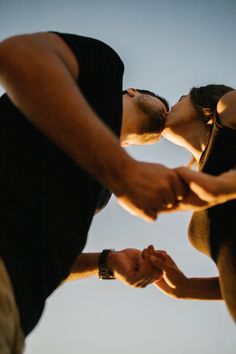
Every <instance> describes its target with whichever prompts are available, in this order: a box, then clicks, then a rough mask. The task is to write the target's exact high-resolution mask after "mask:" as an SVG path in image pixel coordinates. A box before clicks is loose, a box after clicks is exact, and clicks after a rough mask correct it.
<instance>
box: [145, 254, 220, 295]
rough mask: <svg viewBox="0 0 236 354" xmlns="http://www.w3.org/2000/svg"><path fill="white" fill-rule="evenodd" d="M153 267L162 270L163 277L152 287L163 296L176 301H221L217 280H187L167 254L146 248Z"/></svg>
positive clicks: (215, 278)
mask: <svg viewBox="0 0 236 354" xmlns="http://www.w3.org/2000/svg"><path fill="white" fill-rule="evenodd" d="M144 252H148V253H149V257H150V262H151V263H152V265H153V266H155V267H157V268H158V269H160V270H162V272H163V276H162V278H161V279H160V280H157V281H156V282H155V283H154V285H155V286H156V287H157V288H159V289H160V290H161V291H162V292H164V293H165V294H167V295H169V296H171V297H173V298H176V299H189V300H221V299H222V295H221V291H220V285H219V278H218V277H212V278H187V277H186V276H185V275H184V273H183V272H182V271H181V270H180V269H179V268H178V267H177V265H176V264H175V262H174V261H173V259H172V258H171V257H170V256H169V255H168V254H167V253H163V252H162V253H160V252H158V251H155V250H154V249H153V248H152V247H148V249H146V250H145V251H144Z"/></svg>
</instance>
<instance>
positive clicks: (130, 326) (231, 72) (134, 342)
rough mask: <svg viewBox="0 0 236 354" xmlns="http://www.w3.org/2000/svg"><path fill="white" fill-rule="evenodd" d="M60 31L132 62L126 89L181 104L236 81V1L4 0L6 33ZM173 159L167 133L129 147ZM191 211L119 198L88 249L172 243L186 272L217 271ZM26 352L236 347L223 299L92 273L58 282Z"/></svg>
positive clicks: (0, 3) (182, 159)
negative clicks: (150, 218) (192, 234)
mask: <svg viewBox="0 0 236 354" xmlns="http://www.w3.org/2000/svg"><path fill="white" fill-rule="evenodd" d="M48 30H57V31H61V32H68V33H78V34H82V35H87V36H90V37H95V38H99V39H101V40H103V41H105V42H107V43H108V44H110V45H111V46H112V47H113V48H114V49H115V50H117V52H118V53H119V54H120V56H121V57H122V59H123V61H124V63H125V67H126V70H125V75H124V88H126V87H139V88H148V89H151V90H154V91H156V92H158V93H159V94H161V95H163V96H165V97H166V98H167V99H168V100H169V102H170V104H173V103H174V102H175V100H177V99H178V97H179V96H180V95H182V94H183V93H185V92H187V91H188V90H189V89H190V88H191V87H192V86H197V85H204V84H207V83H224V84H227V85H231V86H233V87H236V77H235V63H236V41H235V33H236V2H235V1H228V0H224V1H223V0H222V1H219V0H205V1H204V0H198V1H193V0H189V1H186V0H175V1H174V0H165V1H159V0H156V1H150V0H146V1H139V0H137V1H133V0H130V1H128V0H127V1H124V0H120V1H113V0H110V1H104V0H99V1H98V0H91V1H90V0H84V1H81V0H77V1H76V0H67V1H62V0H58V1H56V0H51V1H50V0H48V1H40V0H38V1H37V2H33V1H30V0H25V1H23V0H15V1H14V0H0V39H4V38H6V37H9V36H11V35H14V34H19V33H29V32H35V31H48ZM128 151H130V154H132V155H133V156H134V157H135V158H137V159H141V160H146V161H155V162H159V163H163V164H165V165H167V166H170V167H175V166H179V165H182V164H186V163H187V161H188V160H189V155H188V153H186V152H185V151H183V150H182V149H181V148H177V147H176V146H174V145H171V144H170V143H168V142H166V141H164V140H163V141H161V142H159V143H158V144H156V145H153V146H148V147H136V148H132V149H130V150H128ZM190 216H191V214H190V213H178V214H173V215H168V216H166V215H163V216H161V217H160V218H159V219H158V220H157V222H155V223H152V224H150V223H145V222H144V221H142V220H139V219H137V218H134V217H132V216H130V215H128V214H127V213H126V212H125V211H123V210H122V209H121V208H120V207H119V206H118V205H117V203H116V201H115V199H114V198H113V199H112V200H111V202H110V203H109V206H108V207H107V208H106V210H104V211H103V212H102V213H101V214H100V215H98V216H97V217H95V219H94V221H93V224H92V227H91V229H90V232H89V239H88V242H87V245H86V249H85V251H88V252H90V251H91V252H92V251H99V250H101V249H103V248H115V249H123V248H126V247H136V248H143V247H145V246H146V245H148V244H149V243H153V244H154V245H155V247H157V248H162V249H166V250H167V251H168V252H169V253H170V254H171V255H172V256H173V258H174V259H175V260H176V262H177V264H179V266H180V267H181V268H182V270H183V271H184V272H185V273H186V275H188V276H214V275H216V274H217V270H216V267H215V265H214V264H213V262H212V261H211V260H210V259H208V258H207V257H205V256H204V255H202V254H200V253H199V252H197V251H196V250H194V249H193V248H192V247H191V245H190V244H189V242H188V239H187V225H188V221H189V218H190ZM26 344H27V347H26V354H31V353H34V354H41V353H50V354H51V353H57V354H64V353H66V354H75V353H83V354H91V353H96V354H100V353H102V354H108V353H109V354H110V353H112V354H118V353H122V354H134V353H135V354H144V353H146V354H156V353H160V354H185V353H186V354H187V353H190V352H191V354H199V353H201V354H212V353H214V354H222V353H224V354H233V353H235V347H236V336H235V326H234V324H233V321H232V320H231V318H230V316H229V314H228V312H227V310H226V308H225V305H224V304H223V303H220V302H199V301H177V300H174V299H172V298H169V297H167V296H165V295H164V294H162V293H160V292H159V291H158V290H157V289H156V288H154V287H153V286H149V287H148V288H146V289H142V290H140V289H133V288H129V287H126V286H125V285H123V284H121V283H119V282H117V281H111V282H102V281H99V280H98V279H95V278H94V279H86V280H81V281H78V282H75V283H71V284H67V285H64V286H62V287H61V288H59V289H58V290H57V291H55V292H54V294H53V295H52V296H51V297H50V298H49V300H48V302H47V306H46V310H45V312H44V314H43V317H42V319H41V321H40V323H39V325H38V326H37V327H36V329H35V330H34V331H33V332H32V334H31V335H30V336H29V338H28V339H27V343H26Z"/></svg>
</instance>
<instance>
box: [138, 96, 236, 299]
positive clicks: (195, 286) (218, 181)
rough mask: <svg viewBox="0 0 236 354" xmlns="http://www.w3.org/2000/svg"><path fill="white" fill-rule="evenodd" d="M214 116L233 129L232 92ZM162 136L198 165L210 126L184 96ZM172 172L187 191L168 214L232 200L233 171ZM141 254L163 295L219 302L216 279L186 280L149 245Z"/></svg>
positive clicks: (235, 192) (235, 101)
mask: <svg viewBox="0 0 236 354" xmlns="http://www.w3.org/2000/svg"><path fill="white" fill-rule="evenodd" d="M217 113H218V116H219V120H220V121H222V122H224V125H225V126H228V127H230V128H231V129H236V91H231V92H229V93H227V94H225V95H224V96H223V97H222V98H221V99H220V100H219V102H218V105H217ZM162 136H163V137H165V138H166V139H168V140H169V141H171V142H173V143H175V144H177V145H180V146H183V147H185V148H186V149H187V150H188V151H190V153H191V154H193V155H194V157H195V159H196V161H197V162H198V161H199V158H200V156H201V154H202V152H203V151H204V149H205V147H206V144H207V143H208V140H209V137H210V126H209V125H207V124H206V123H204V122H203V121H202V120H200V119H198V117H197V116H196V114H195V112H194V109H193V106H192V104H191V101H190V96H188V95H186V96H182V97H181V98H180V100H179V101H178V102H177V103H176V104H175V105H174V106H173V107H172V108H171V111H170V112H168V113H167V115H166V125H165V128H164V130H163V133H162ZM176 171H177V173H178V174H179V176H180V177H181V178H182V179H183V180H184V181H185V183H186V185H187V186H188V188H189V192H188V194H187V196H186V197H185V198H184V199H183V200H182V201H181V202H180V203H179V205H177V206H175V207H174V208H173V209H172V211H176V210H200V209H205V208H209V207H211V206H214V205H217V204H220V203H225V202H226V201H229V200H231V199H235V198H236V171H235V170H231V171H228V172H225V173H222V174H221V175H219V176H210V175H207V174H205V173H200V172H195V171H192V170H190V169H189V168H186V167H180V168H177V169H176ZM168 211H169V212H170V211H171V210H170V209H169V210H168ZM143 254H149V258H150V262H151V263H152V265H153V266H155V267H157V268H158V269H161V270H162V272H163V276H162V278H161V279H160V280H157V281H156V282H155V285H156V287H157V288H159V289H160V290H161V291H162V292H164V293H165V294H167V295H169V296H171V297H174V298H178V299H200V300H204V299H205V300H220V299H222V294H221V290H220V284H219V278H218V277H212V278H188V277H187V276H186V275H185V274H184V273H183V272H182V271H181V270H180V269H179V268H178V266H177V265H176V264H175V262H174V261H173V259H172V258H171V257H170V256H169V255H168V254H167V253H166V254H164V253H162V254H160V253H159V252H157V251H155V250H154V248H153V247H152V246H149V247H148V248H147V249H145V250H144V251H143Z"/></svg>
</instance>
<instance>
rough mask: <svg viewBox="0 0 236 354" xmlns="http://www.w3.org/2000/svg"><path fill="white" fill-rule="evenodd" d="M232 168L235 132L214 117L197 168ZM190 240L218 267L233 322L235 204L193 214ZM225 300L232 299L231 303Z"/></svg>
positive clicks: (211, 170) (214, 171) (217, 170)
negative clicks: (206, 143)
mask: <svg viewBox="0 0 236 354" xmlns="http://www.w3.org/2000/svg"><path fill="white" fill-rule="evenodd" d="M235 167H236V130H234V129H230V128H228V127H226V126H223V125H221V123H220V122H219V119H218V117H217V116H216V119H215V123H214V127H213V131H212V135H211V138H210V141H209V143H208V146H207V148H206V150H205V151H204V153H203V155H202V157H201V160H200V165H199V168H200V170H201V171H203V172H206V173H208V174H211V175H214V176H217V175H219V174H221V173H223V172H226V171H229V170H230V169H232V168H235ZM189 239H190V241H191V243H192V244H193V246H194V247H195V248H197V249H198V250H200V251H201V252H203V253H205V254H207V255H209V256H210V257H211V258H212V259H213V260H214V261H215V263H216V265H217V266H218V269H219V274H220V282H221V290H222V292H223V296H224V299H225V301H226V304H227V305H228V307H229V310H230V312H231V315H232V316H233V318H234V319H235V320H236V201H235V200H232V201H229V202H227V203H224V204H220V205H217V206H215V207H212V208H209V209H207V210H203V211H199V212H195V213H194V214H193V217H192V219H191V222H190V225H189ZM226 255H227V256H226ZM226 257H227V259H226ZM228 284H231V286H229V285H228ZM232 286H233V288H234V293H233V294H232ZM226 288H227V289H228V290H225V289H226ZM229 289H231V290H229ZM229 292H230V293H229ZM232 298H234V301H232ZM228 299H231V300H230V304H229V302H228Z"/></svg>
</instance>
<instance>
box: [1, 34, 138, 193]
mask: <svg viewBox="0 0 236 354" xmlns="http://www.w3.org/2000/svg"><path fill="white" fill-rule="evenodd" d="M47 35H50V34H41V36H40V35H38V36H37V35H33V36H20V37H15V39H14V38H13V39H10V40H7V41H5V42H3V43H2V44H1V45H0V81H1V83H2V85H3V86H4V87H5V89H6V91H7V93H8V95H9V96H10V98H11V99H12V101H13V102H14V103H15V104H16V106H18V107H19V109H20V110H21V111H22V112H23V113H24V114H25V115H26V116H27V117H28V119H29V120H30V121H31V122H32V123H33V124H34V125H35V126H37V127H38V128H39V129H40V130H41V131H42V132H43V133H44V134H45V135H47V136H48V137H49V138H50V139H51V140H52V141H53V142H55V143H56V144H57V145H58V146H59V147H60V148H61V149H63V150H64V151H65V152H66V153H67V154H68V155H69V156H70V157H72V158H73V159H74V160H75V161H76V163H78V164H79V165H80V166H81V167H82V168H84V169H85V170H86V171H87V172H89V173H90V174H92V175H94V176H95V177H96V178H97V179H98V180H100V181H101V182H102V183H104V184H105V185H107V186H108V187H109V188H110V189H111V190H112V191H113V192H114V193H115V194H116V193H117V194H119V192H118V186H119V185H120V179H121V173H125V171H126V169H127V168H128V166H130V164H132V159H131V157H129V156H128V154H127V153H126V152H125V151H124V150H123V149H122V148H121V147H120V144H119V140H118V139H117V138H116V137H115V135H114V134H113V133H112V132H111V131H110V129H109V128H108V127H106V126H105V125H104V124H103V122H102V121H101V120H100V119H99V118H98V117H97V116H96V114H95V113H94V112H93V110H92V109H91V108H90V106H89V104H88V103H87V101H86V100H85V98H84V97H83V95H82V93H81V92H80V90H79V88H78V87H77V85H76V78H75V77H73V73H72V72H71V71H70V65H69V60H68V63H67V62H66V59H65V58H67V57H66V56H65V58H62V56H61V55H60V54H61V52H60V46H56V47H55V48H54V46H53V45H54V42H50V41H49V42H48V41H47V39H48V37H46V36H47ZM51 44H52V45H51ZM63 50H64V48H63ZM63 50H62V53H63ZM58 53H59V54H58ZM78 71H79V68H78ZM108 147H109V148H108Z"/></svg>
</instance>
